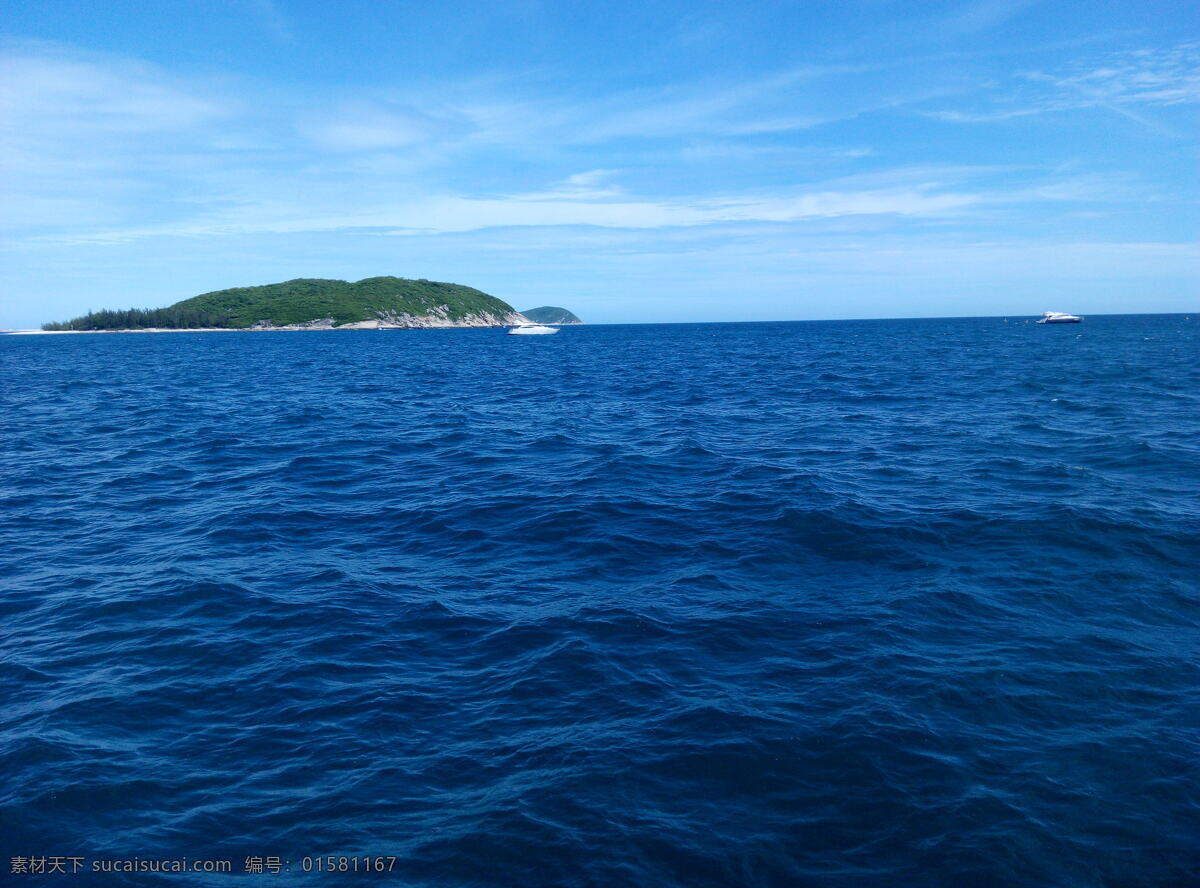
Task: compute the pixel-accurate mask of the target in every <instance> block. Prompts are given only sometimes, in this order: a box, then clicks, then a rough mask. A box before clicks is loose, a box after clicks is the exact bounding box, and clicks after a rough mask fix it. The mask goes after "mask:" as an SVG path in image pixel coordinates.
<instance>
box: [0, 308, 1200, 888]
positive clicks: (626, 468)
mask: <svg viewBox="0 0 1200 888" xmlns="http://www.w3.org/2000/svg"><path fill="white" fill-rule="evenodd" d="M0 441H2V444H3V447H2V452H0V510H2V517H3V521H2V524H0V589H2V591H0V652H2V656H0V662H2V665H0V688H2V691H0V846H2V847H0V853H2V854H3V858H0V865H2V874H0V883H3V884H13V885H23V884H31V885H33V884H58V883H62V884H71V885H93V884H94V885H105V886H108V885H113V886H124V885H138V886H141V885H151V886H160V885H162V886H166V885H175V886H185V885H186V886H210V885H228V884H233V883H241V882H249V883H250V884H279V885H303V886H308V885H312V886H325V885H328V886H335V885H395V886H406V888H407V886H414V888H457V886H463V888H467V886H472V888H473V886H514V888H541V886H547V888H550V886H554V888H575V886H580V888H582V886H654V888H673V886H678V888H707V886H712V888H716V886H772V888H774V886H800V888H804V886H837V888H841V886H888V888H891V886H905V888H914V886H947V888H950V886H954V888H958V886H973V888H982V886H1013V885H1018V886H1026V885H1027V886H1064V888H1065V886H1195V885H1198V884H1200V565H1198V558H1200V316H1198V317H1192V318H1190V319H1188V318H1185V317H1183V316H1179V315H1160V316H1106V317H1090V318H1088V319H1087V320H1086V321H1085V322H1084V323H1083V324H1080V325H1073V326H1058V327H1049V326H1035V325H1033V324H1032V323H1028V322H1024V319H1017V318H1010V319H1008V321H1007V322H1006V321H1004V320H1003V319H1001V318H978V319H945V320H911V321H846V322H805V323H763V324H751V323H748V324H695V325H644V326H585V327H574V328H565V329H563V330H562V331H561V332H560V333H559V334H558V335H556V336H546V337H511V336H505V335H503V332H502V331H499V330H428V331H356V332H324V333H321V332H306V333H261V334H234V333H176V334H162V335H119V334H105V335H85V336H3V337H0ZM55 856H57V857H60V858H76V859H77V860H76V862H74V866H76V867H79V866H83V867H84V869H83V870H82V871H80V872H78V873H76V874H74V875H37V874H25V873H22V872H15V871H14V867H17V866H27V865H29V864H28V863H27V861H32V862H33V863H32V865H34V866H36V865H37V864H38V861H39V860H40V859H42V858H46V859H47V862H45V863H44V865H46V866H49V865H50V864H49V863H48V860H49V859H50V858H52V857H55ZM14 858H20V859H21V860H14ZM179 859H186V860H187V864H186V865H187V866H191V865H192V864H193V863H195V862H197V861H218V862H219V861H222V860H226V861H229V862H231V865H232V870H231V872H230V874H201V873H198V872H185V873H182V874H180V873H158V872H152V871H140V872H139V871H135V872H116V873H107V872H97V871H96V870H95V869H94V867H97V866H100V865H103V866H115V865H116V864H113V863H112V862H113V861H135V863H134V864H133V865H134V866H142V867H144V868H148V867H149V866H150V863H151V862H153V863H156V864H160V863H161V861H164V860H165V861H170V860H179ZM79 860H81V861H82V864H80V863H79V862H78V861H79ZM364 860H366V861H367V863H366V864H364V863H363V861H364ZM22 861H26V862H22ZM377 861H379V862H380V863H379V864H378V866H379V867H382V868H383V871H382V872H381V871H379V869H378V868H377V864H376V862H377ZM70 865H71V864H70V863H68V864H67V868H68V871H69V869H70ZM204 865H206V866H207V865H208V864H207V863H205V864H204ZM247 867H249V868H250V869H251V870H255V869H256V868H263V867H266V868H265V869H263V872H262V874H258V873H255V872H251V873H249V874H247V872H246V869H247ZM356 870H357V871H356Z"/></svg>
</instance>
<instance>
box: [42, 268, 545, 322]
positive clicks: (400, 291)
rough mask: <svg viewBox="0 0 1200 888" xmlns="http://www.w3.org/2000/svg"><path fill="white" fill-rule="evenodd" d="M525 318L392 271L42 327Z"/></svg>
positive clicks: (473, 294)
mask: <svg viewBox="0 0 1200 888" xmlns="http://www.w3.org/2000/svg"><path fill="white" fill-rule="evenodd" d="M523 320H524V317H523V316H522V315H520V314H518V313H517V312H516V311H515V310H514V309H513V307H512V306H511V305H509V304H508V303H507V302H504V301H503V300H501V299H497V298H496V297H495V296H489V295H488V294H487V293H483V292H481V291H479V290H475V289H473V288H471V287H464V286H462V285H461V284H448V283H439V282H437V281H426V280H408V279H405V278H397V277H374V278H366V279H364V280H361V281H357V282H355V283H350V282H347V281H338V280H323V279H318V278H297V279H296V280H291V281H285V282H284V283H280V284H267V285H265V286H259V287H234V288H232V289H229V290H217V291H215V292H212V293H203V294H201V295H199V296H193V297H192V298H191V299H185V300H183V301H182V302H177V303H175V304H174V305H172V306H170V307H169V308H158V309H129V310H126V311H109V310H105V311H98V312H89V313H88V314H86V315H84V316H82V317H79V318H75V319H74V320H70V321H65V322H60V323H50V324H44V325H43V329H46V330H137V329H146V328H150V327H158V328H166V329H195V328H200V327H227V328H234V329H245V328H250V327H256V328H279V327H282V328H306V327H342V326H353V327H491V326H506V325H509V324H516V323H521V322H522V321H523Z"/></svg>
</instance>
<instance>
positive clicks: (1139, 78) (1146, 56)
mask: <svg viewBox="0 0 1200 888" xmlns="http://www.w3.org/2000/svg"><path fill="white" fill-rule="evenodd" d="M983 96H984V99H985V101H984V102H983V103H982V104H981V105H978V106H975V107H972V108H969V109H965V110H964V109H961V108H960V109H939V110H932V111H924V112H922V113H923V114H925V115H926V116H928V117H932V118H935V119H939V120H946V121H950V122H955V123H990V122H996V121H1004V120H1012V119H1014V118H1019V117H1029V116H1032V115H1037V114H1047V113H1052V112H1061V111H1072V110H1080V109H1087V108H1101V109H1105V110H1107V111H1111V112H1113V113H1116V114H1120V115H1121V116H1123V117H1126V118H1127V119H1129V120H1133V121H1135V122H1137V123H1139V124H1141V125H1143V126H1146V127H1149V128H1151V129H1156V130H1159V131H1163V132H1169V130H1168V129H1167V128H1166V127H1164V126H1163V125H1162V124H1159V123H1157V122H1155V121H1153V120H1151V119H1149V118H1148V117H1146V116H1145V115H1144V113H1142V112H1141V111H1140V110H1139V109H1143V108H1153V107H1156V106H1159V107H1161V106H1170V105H1180V104H1185V103H1196V102H1200V43H1195V42H1192V43H1183V44H1179V45H1176V46H1173V47H1168V48H1160V49H1156V50H1149V49H1141V50H1131V51H1126V52H1122V53H1117V54H1113V55H1110V56H1107V57H1105V58H1103V59H1101V60H1097V61H1094V62H1092V63H1091V64H1087V65H1084V64H1076V65H1073V66H1071V67H1067V68H1061V69H1057V70H1049V71H1046V70H1025V71H1020V72H1017V73H1016V74H1015V75H1014V76H1013V77H1012V78H1010V79H1008V80H1007V81H1004V82H1001V83H995V84H992V85H990V86H989V87H988V88H986V89H985V91H984V93H983Z"/></svg>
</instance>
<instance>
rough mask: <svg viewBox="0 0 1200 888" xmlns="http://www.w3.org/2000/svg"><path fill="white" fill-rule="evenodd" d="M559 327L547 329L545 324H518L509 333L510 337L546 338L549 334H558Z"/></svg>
mask: <svg viewBox="0 0 1200 888" xmlns="http://www.w3.org/2000/svg"><path fill="white" fill-rule="evenodd" d="M557 332H558V327H547V326H544V325H543V324H518V325H517V326H515V327H513V328H512V329H511V330H509V331H508V335H509V336H545V335H546V334H547V333H557Z"/></svg>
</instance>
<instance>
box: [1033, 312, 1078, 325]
mask: <svg viewBox="0 0 1200 888" xmlns="http://www.w3.org/2000/svg"><path fill="white" fill-rule="evenodd" d="M1082 320H1083V318H1081V317H1079V316H1078V315H1071V314H1067V313H1066V312H1065V311H1044V312H1042V316H1041V317H1040V318H1039V319H1038V323H1039V324H1078V323H1079V322H1080V321H1082Z"/></svg>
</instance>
